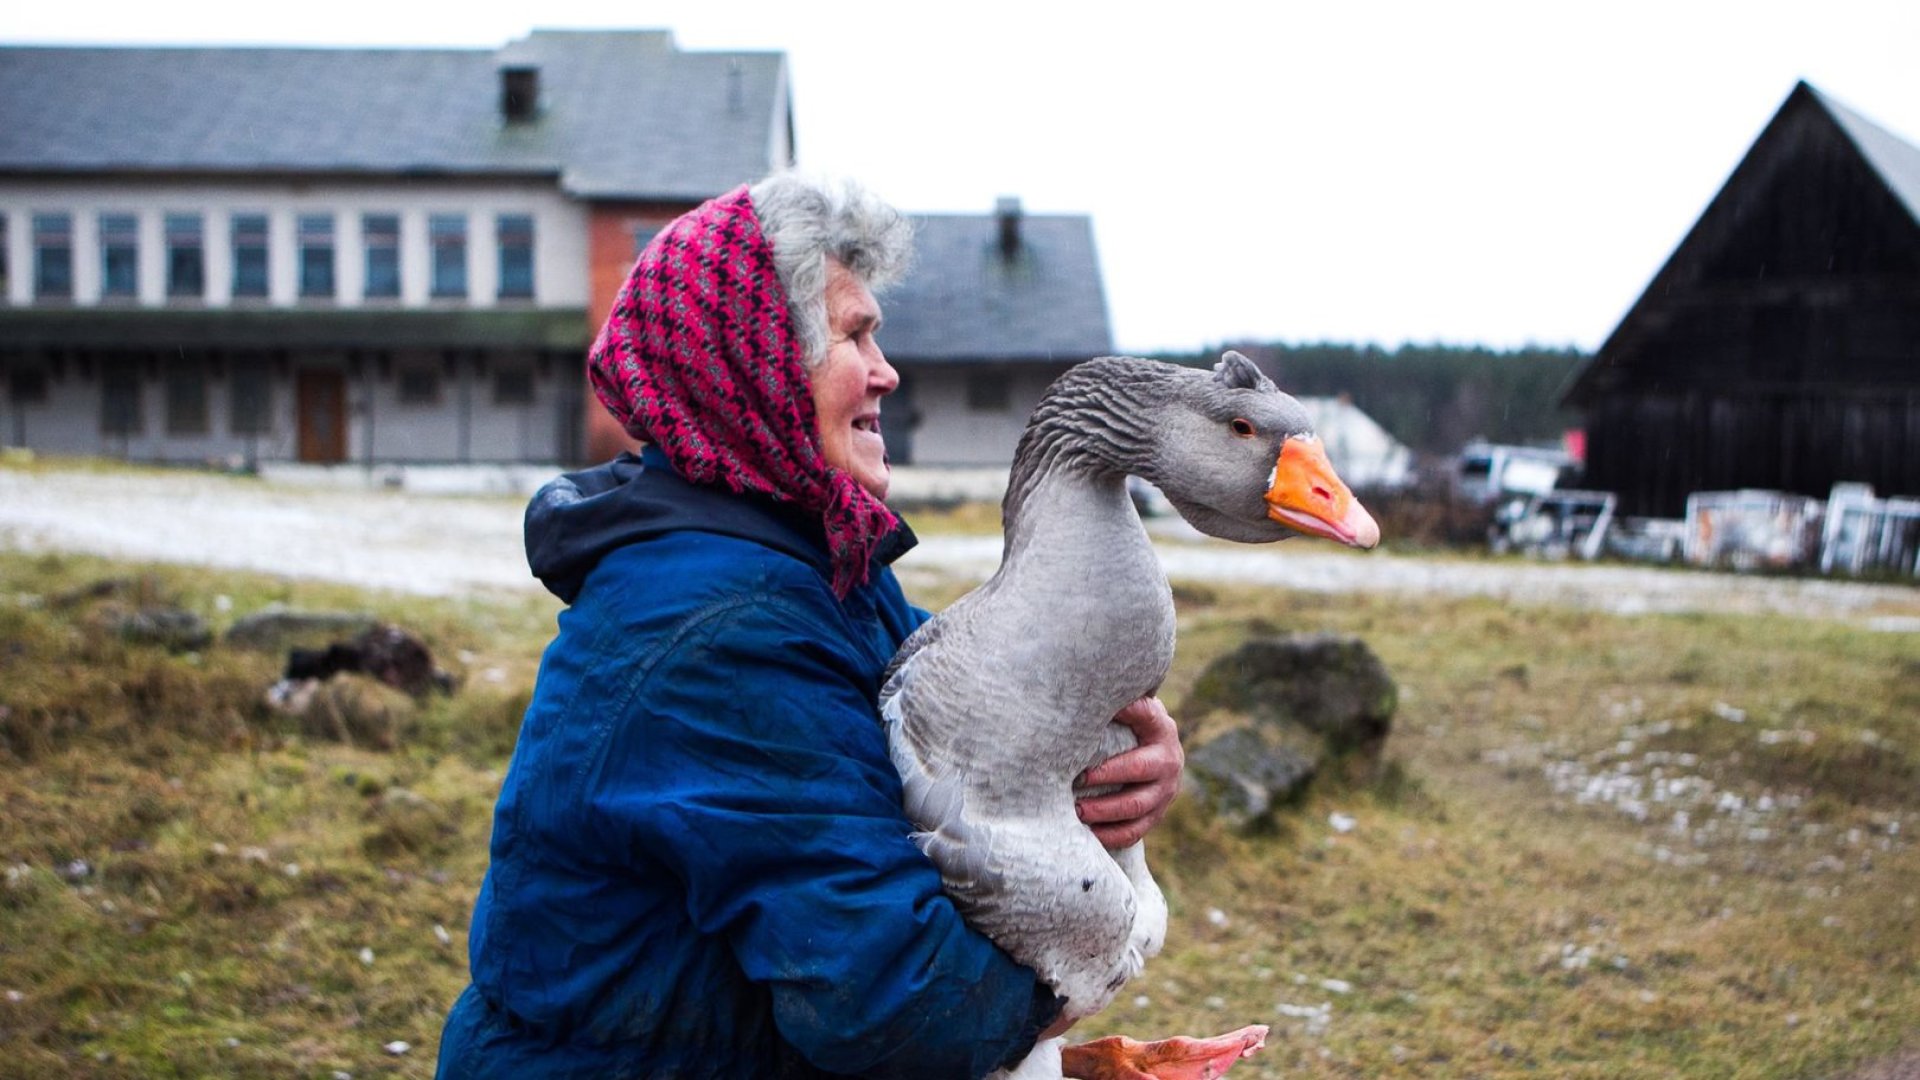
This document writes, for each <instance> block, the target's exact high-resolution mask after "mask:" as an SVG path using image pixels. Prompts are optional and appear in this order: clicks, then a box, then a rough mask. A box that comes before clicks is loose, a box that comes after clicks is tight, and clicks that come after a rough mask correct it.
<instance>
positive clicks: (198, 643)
mask: <svg viewBox="0 0 1920 1080" xmlns="http://www.w3.org/2000/svg"><path fill="white" fill-rule="evenodd" d="M118 627H119V630H120V636H121V637H123V638H125V639H126V640H128V641H130V642H133V643H135V644H138V645H158V646H160V647H161V648H163V649H165V650H167V651H168V652H175V653H185V652H199V651H200V650H202V649H204V648H206V647H207V646H208V645H211V644H213V631H212V630H209V629H208V628H207V621H206V620H205V619H202V618H201V617H200V616H199V615H197V614H195V613H194V612H191V611H188V610H186V609H185V608H178V607H164V606H153V607H143V608H141V609H140V610H138V611H135V612H132V613H131V614H128V615H126V616H125V617H123V618H121V619H119V620H118Z"/></svg>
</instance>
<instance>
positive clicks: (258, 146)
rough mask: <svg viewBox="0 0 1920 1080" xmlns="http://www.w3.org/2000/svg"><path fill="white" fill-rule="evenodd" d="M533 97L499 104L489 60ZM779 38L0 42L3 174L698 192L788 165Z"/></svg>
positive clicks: (622, 35)
mask: <svg viewBox="0 0 1920 1080" xmlns="http://www.w3.org/2000/svg"><path fill="white" fill-rule="evenodd" d="M508 63H511V64H513V65H516V66H521V65H526V66H538V67H539V69H540V100H541V106H542V111H541V114H540V116H539V117H538V118H537V119H535V120H532V121H529V122H526V123H519V124H507V123H504V122H503V121H502V119H501V116H500V69H501V67H502V66H503V65H504V64H508ZM786 86H787V72H786V58H785V54H783V53H778V52H724V53H722V52H682V51H680V50H679V49H678V48H676V47H675V46H674V43H673V39H672V37H671V36H670V35H669V34H668V33H667V32H665V31H657V30H656V31H551V30H540V31H535V32H534V33H533V34H532V35H531V36H529V37H527V38H524V39H522V40H520V41H516V42H513V43H512V44H510V45H508V46H506V47H505V48H503V49H500V50H497V51H495V50H484V49H281V48H0V174H4V173H15V174H19V173H69V174H70V173H76V172H77V173H94V172H116V173H124V172H178V171H190V172H208V173H226V172H257V171H285V172H296V173H298V172H325V173H372V174H387V175H392V174H415V175H421V174H425V175H434V174H456V175H458V174H466V175H502V174H535V175H553V176H557V177H558V178H559V180H560V184H561V186H562V188H563V189H564V190H566V191H568V192H570V193H572V194H575V195H578V196H582V197H588V198H594V197H599V198H620V197H626V198H648V197H652V198H671V199H695V198H705V197H709V196H712V195H715V194H717V193H719V192H722V191H725V190H726V189H728V188H730V187H732V186H734V185H736V184H739V183H742V182H745V181H748V180H752V179H755V178H757V177H759V176H762V175H765V174H766V173H767V172H769V171H771V170H772V169H774V168H778V167H780V166H783V165H787V164H789V162H786V161H775V160H773V159H772V155H773V153H774V149H773V148H774V147H775V146H776V145H784V140H785V137H786V129H787V126H788V124H789V118H788V104H787V101H788V97H787V89H786Z"/></svg>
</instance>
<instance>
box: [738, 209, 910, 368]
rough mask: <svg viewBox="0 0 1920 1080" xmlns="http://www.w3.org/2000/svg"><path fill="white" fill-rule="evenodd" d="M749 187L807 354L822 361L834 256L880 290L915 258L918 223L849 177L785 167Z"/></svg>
mask: <svg viewBox="0 0 1920 1080" xmlns="http://www.w3.org/2000/svg"><path fill="white" fill-rule="evenodd" d="M747 194H748V196H749V197H750V198H751V199H752V200H753V212H754V214H755V216H757V217H758V218H759V219H760V231H761V233H762V234H763V235H765V236H766V238H767V243H768V244H769V245H770V246H771V247H772V248H773V268H774V271H775V272H776V273H777V274H779V275H780V285H781V287H782V288H784V289H786V291H787V308H788V310H790V311H791V312H792V313H793V329H794V334H795V336H796V337H798V338H799V341H800V358H801V360H802V361H803V362H804V363H805V364H806V366H807V367H808V368H815V367H818V366H820V364H821V363H822V362H824V361H825V360H826V358H827V336H828V327H827V260H828V259H833V260H836V261H838V262H839V263H840V265H842V266H844V267H846V268H847V269H848V270H850V271H852V273H853V276H854V277H856V278H859V279H860V280H861V281H862V282H865V283H866V286H867V288H869V289H872V290H873V291H874V292H876V293H878V292H881V291H883V290H884V289H886V287H887V286H889V285H892V284H893V283H894V282H896V281H898V280H900V278H902V277H903V276H905V274H906V272H907V267H908V265H909V264H910V263H911V262H912V260H913V226H912V225H911V224H909V223H908V221H907V219H906V218H905V217H904V216H903V215H902V214H901V213H900V212H899V211H898V210H895V209H894V208H893V207H891V206H888V205H887V204H886V203H885V202H882V201H881V200H880V198H879V197H878V196H876V195H874V194H873V193H871V192H869V191H867V190H866V189H865V188H862V187H861V186H860V185H858V184H856V183H854V182H852V181H850V180H829V179H825V178H821V177H810V176H805V175H803V174H800V173H793V172H782V173H775V174H774V175H772V176H769V177H767V178H766V179H765V180H762V181H760V182H759V183H757V184H755V185H753V187H752V188H750V189H749V190H748V193H747Z"/></svg>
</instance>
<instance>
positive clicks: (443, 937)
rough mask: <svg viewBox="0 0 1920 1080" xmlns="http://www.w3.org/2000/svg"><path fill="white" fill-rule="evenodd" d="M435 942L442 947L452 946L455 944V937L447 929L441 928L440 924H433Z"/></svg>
mask: <svg viewBox="0 0 1920 1080" xmlns="http://www.w3.org/2000/svg"><path fill="white" fill-rule="evenodd" d="M433 940H435V941H437V942H439V943H440V944H442V945H451V944H453V935H452V934H449V933H447V928H446V927H444V926H441V925H440V924H439V923H434V924H433Z"/></svg>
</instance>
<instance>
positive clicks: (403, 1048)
mask: <svg viewBox="0 0 1920 1080" xmlns="http://www.w3.org/2000/svg"><path fill="white" fill-rule="evenodd" d="M381 1049H383V1050H385V1051H386V1052H387V1053H389V1054H392V1055H393V1056H394V1057H399V1056H400V1055H401V1054H404V1053H406V1052H407V1051H409V1050H411V1049H413V1044H412V1043H410V1042H408V1041H406V1040H405V1039H395V1040H393V1041H392V1042H390V1043H388V1044H387V1045H386V1046H384V1047H382V1048H381Z"/></svg>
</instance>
